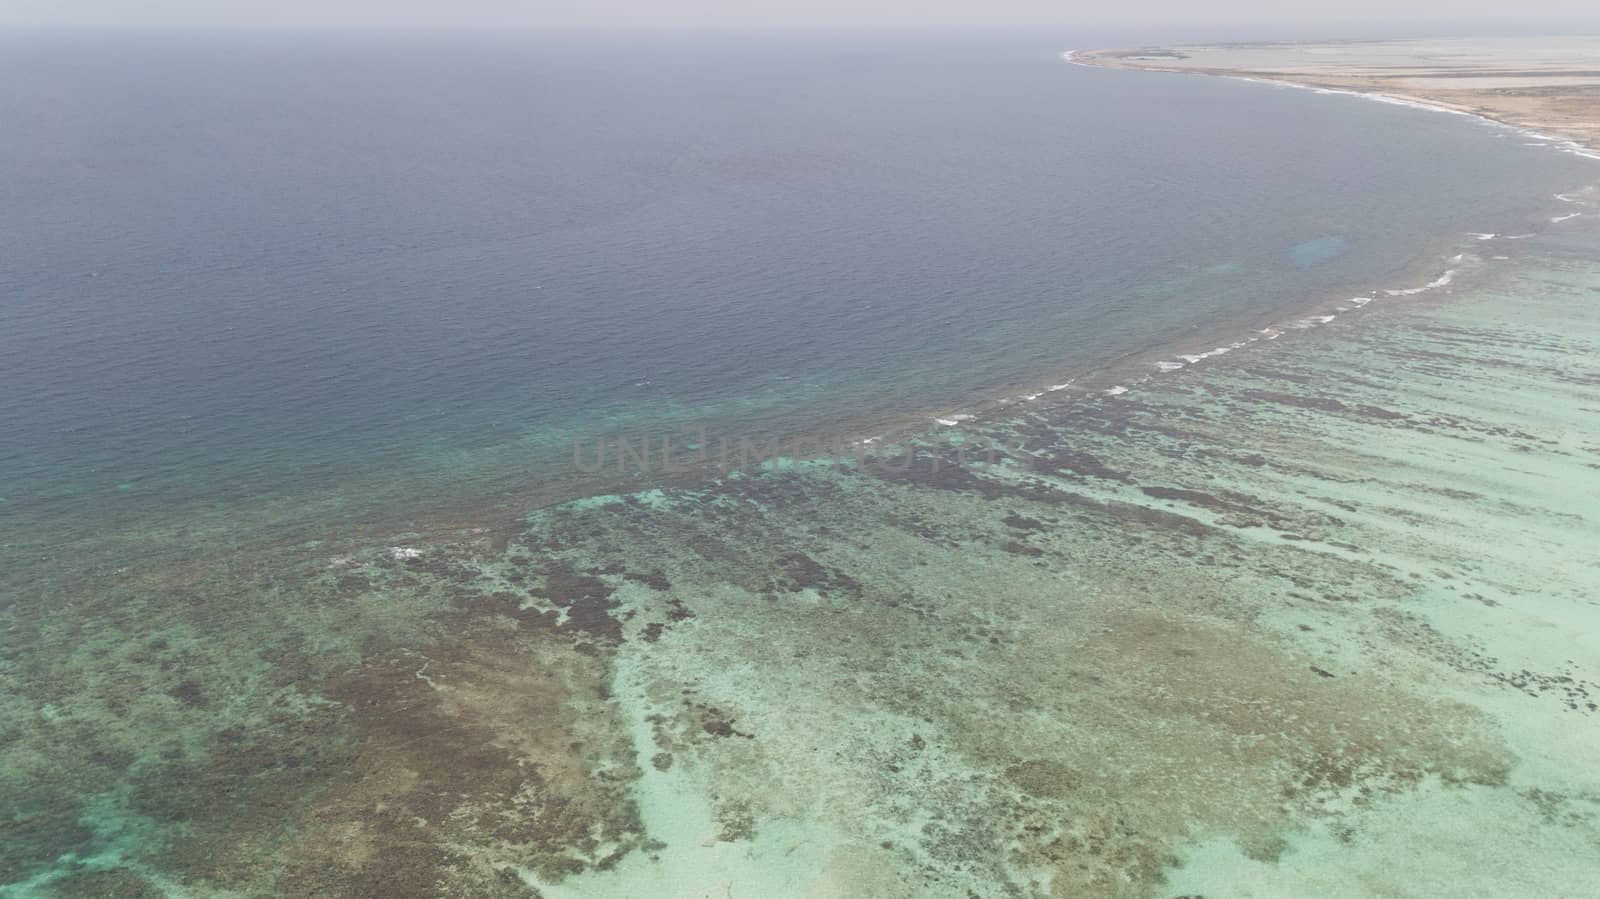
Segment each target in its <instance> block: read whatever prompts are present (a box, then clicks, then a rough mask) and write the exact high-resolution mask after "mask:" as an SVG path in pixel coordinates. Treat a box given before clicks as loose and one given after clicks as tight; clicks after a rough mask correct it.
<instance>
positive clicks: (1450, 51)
mask: <svg viewBox="0 0 1600 899" xmlns="http://www.w3.org/2000/svg"><path fill="white" fill-rule="evenodd" d="M1068 58H1069V59H1070V60H1071V61H1072V62H1076V63H1080V64H1083V65H1094V66H1101V67H1105V68H1117V69H1145V70H1150V71H1160V72H1190V73H1198V74H1206V75H1224V76H1232V77H1241V78H1252V79H1258V80H1262V81H1275V82H1281V83H1287V84H1295V85H1300V86H1303V87H1314V88H1324V89H1329V90H1340V91H1354V92H1358V93H1364V94H1375V95H1379V96H1382V97H1387V98H1391V99H1394V100H1399V101H1403V102H1410V103H1417V104H1423V105H1428V106H1435V107H1441V108H1445V109H1450V110H1454V111H1457V112H1466V113H1471V114H1473V115H1479V116H1482V117H1484V118H1487V119H1492V120H1494V121H1497V122H1502V123H1504V124H1507V125H1513V126H1515V127H1518V128H1523V129H1527V130H1531V131H1536V132H1539V133H1541V134H1544V135H1548V136H1550V137H1556V138H1560V139H1562V140H1566V141H1570V142H1571V144H1572V149H1573V150H1575V151H1579V152H1583V153H1584V154H1585V155H1591V154H1592V155H1594V156H1595V157H1596V158H1600V36H1584V37H1549V38H1532V37H1517V38H1470V39H1453V38H1452V39H1444V38H1440V39H1426V40H1393V41H1336V42H1329V43H1236V44H1204V45H1193V46H1172V47H1138V48H1119V49H1104V50H1081V51H1076V52H1073V53H1070V54H1068Z"/></svg>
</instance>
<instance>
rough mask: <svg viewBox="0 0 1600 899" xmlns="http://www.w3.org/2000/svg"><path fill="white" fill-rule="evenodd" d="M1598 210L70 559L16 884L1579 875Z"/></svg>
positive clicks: (548, 892)
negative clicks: (632, 486)
mask: <svg viewBox="0 0 1600 899" xmlns="http://www.w3.org/2000/svg"><path fill="white" fill-rule="evenodd" d="M1565 228H1566V229H1567V230H1564V231H1562V233H1561V234H1555V235H1547V236H1546V237H1545V238H1541V239H1540V240H1537V241H1526V242H1517V243H1516V244H1515V246H1518V247H1520V248H1521V249H1519V250H1518V253H1519V254H1520V255H1519V256H1518V258H1516V259H1515V260H1510V261H1507V262H1504V263H1501V264H1485V265H1482V266H1480V267H1478V268H1477V269H1475V270H1474V271H1473V272H1472V273H1471V276H1470V278H1469V279H1467V281H1468V283H1463V282H1462V281H1458V282H1456V283H1454V284H1445V285H1439V286H1438V287H1436V288H1435V289H1433V290H1429V291H1425V292H1407V291H1401V290H1397V291H1394V292H1393V293H1389V294H1382V295H1380V296H1379V297H1378V298H1377V299H1375V300H1371V301H1370V302H1362V303H1358V302H1356V301H1351V302H1349V303H1346V304H1342V305H1340V306H1339V307H1338V308H1336V309H1333V310H1331V311H1330V315H1331V316H1332V317H1331V318H1330V317H1329V316H1316V317H1314V318H1306V319H1302V320H1298V321H1295V322H1290V323H1287V324H1286V325H1285V326H1284V327H1282V328H1277V329H1270V330H1264V331H1263V332H1261V333H1259V334H1258V335H1256V336H1257V337H1258V338H1259V339H1255V340H1253V341H1251V342H1250V343H1249V344H1248V345H1246V346H1243V347H1241V348H1239V349H1237V350H1235V351H1233V352H1229V353H1227V354H1219V355H1211V354H1209V353H1201V352H1188V353H1180V354H1178V355H1175V356H1174V357H1173V358H1174V359H1179V358H1181V359H1182V360H1183V363H1182V364H1181V365H1180V364H1179V363H1178V362H1172V363H1169V364H1167V365H1154V364H1149V363H1146V362H1140V363H1139V365H1138V371H1137V372H1133V371H1122V372H1118V373H1117V378H1118V380H1117V382H1116V383H1111V382H1110V381H1104V382H1103V383H1102V382H1101V381H1094V380H1092V379H1091V380H1086V381H1084V382H1082V383H1079V384H1075V385H1073V386H1071V387H1070V388H1067V389H1063V390H1059V391H1055V392H1050V393H1046V394H1043V395H1041V396H1039V397H1037V398H1036V399H1034V400H1032V401H1028V402H1020V403H1015V404H1011V405H1008V406H1003V407H999V408H995V409H991V410H989V411H987V412H984V413H981V414H978V415H976V416H975V417H972V418H966V417H964V418H963V420H961V421H960V422H959V424H957V425H956V426H955V427H941V428H937V429H935V430H933V431H930V432H928V433H926V434H923V435H921V436H920V437H918V438H916V439H914V440H910V441H908V442H906V443H905V447H908V448H907V449H896V448H889V447H886V448H884V449H882V450H880V451H879V456H880V458H877V459H875V460H868V463H869V464H860V463H856V464H851V465H846V466H842V467H839V466H835V465H833V464H831V463H829V462H827V461H811V462H804V461H801V462H796V461H793V460H790V461H789V462H787V463H780V464H774V465H769V466H768V467H767V468H765V469H763V470H760V471H750V472H744V473H738V474H731V475H727V476H725V477H719V478H713V479H709V480H706V481H703V482H695V483H685V484H679V485H676V486H666V487H655V488H650V489H642V490H638V491H634V492H629V493H618V494H612V495H605V496H596V497H591V498H588V499H583V500H578V501H573V502H567V503H562V504H559V505H555V506H551V507H548V508H544V509H540V510H538V511H535V512H533V513H532V514H530V515H528V516H527V517H526V518H525V519H523V520H521V521H520V522H518V523H516V524H515V525H514V526H511V527H504V528H487V529H485V528H483V527H469V526H464V525H451V526H443V525H441V526H439V527H436V528H434V529H433V530H430V531H427V532H422V531H418V530H415V529H412V528H410V527H409V526H408V527H407V529H406V530H403V531H402V530H400V529H396V530H394V531H393V532H390V533H367V534H364V535H362V536H360V537H351V538H350V539H348V540H346V541H344V542H336V541H323V542H312V543H296V544H293V545H285V546H265V547H261V546H256V547H232V548H231V549H228V550H226V551H224V550H223V549H222V548H221V546H220V545H218V546H208V545H206V544H205V543H203V542H202V541H203V540H204V539H205V536H204V535H196V536H195V538H194V541H195V543H194V545H195V546H196V550H195V553H194V555H193V557H191V558H188V559H185V560H176V561H175V560H170V559H163V560H161V562H160V564H156V565H148V566H134V567H131V568H128V569H124V570H116V571H92V572H77V573H76V574H75V576H74V577H73V578H72V579H70V581H68V582H66V583H70V584H72V585H76V586H71V587H69V586H66V585H64V584H57V585H49V586H45V585H42V586H40V587H39V588H38V590H37V591H36V592H35V593H33V594H31V595H28V596H26V597H24V598H23V599H21V600H19V601H17V602H14V603H12V604H10V605H8V606H7V607H5V608H4V610H3V611H0V631H3V632H4V633H5V634H6V641H5V644H4V654H3V656H0V666H3V673H4V676H5V678H6V683H7V684H8V685H9V688H8V689H7V690H6V692H5V693H4V694H3V695H0V828H3V837H4V839H3V843H0V845H3V847H4V848H3V851H0V883H7V884H10V886H8V887H6V888H5V890H6V894H7V895H18V896H32V895H42V896H63V897H74V896H77V897H82V896H158V895H172V896H197V897H198V896H260V895H291V896H384V897H405V896H419V897H420V896H461V897H467V896H471V897H484V896H508V897H509V896H547V897H565V896H596V897H599V896H624V895H629V896H633V895H637V896H645V895H648V896H684V897H687V896H705V895H719V896H720V895H727V896H751V897H757V896H777V895H784V896H799V895H810V896H867V895H871V896H906V897H910V896H952V897H962V896H973V895H976V896H985V897H988V896H1060V897H1066V896H1086V895H1094V896H1140V897H1143V896H1179V895H1229V896H1245V895H1260V896H1286V895H1306V896H1309V895H1461V896H1470V895H1482V896H1505V895H1571V894H1574V893H1575V892H1578V891H1580V890H1581V889H1582V888H1584V887H1586V886H1587V885H1592V884H1593V883H1596V882H1600V558H1597V557H1596V555H1595V553H1594V547H1595V546H1597V545H1600V314H1597V313H1596V310H1597V304H1600V264H1596V263H1595V262H1593V261H1592V260H1593V259H1594V258H1595V256H1594V244H1595V242H1596V240H1595V235H1594V234H1593V233H1592V231H1591V230H1590V229H1589V228H1588V227H1587V225H1585V224H1584V223H1583V222H1582V221H1578V222H1575V223H1572V224H1571V225H1567V226H1565ZM1505 246H1507V247H1508V248H1509V247H1510V246H1513V244H1505ZM1508 252H1509V251H1508ZM1201 349H1203V348H1201ZM1130 375H1136V376H1137V377H1136V378H1134V377H1130ZM1108 377H1109V376H1108Z"/></svg>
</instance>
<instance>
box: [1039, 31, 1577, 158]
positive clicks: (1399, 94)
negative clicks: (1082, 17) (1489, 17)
mask: <svg viewBox="0 0 1600 899" xmlns="http://www.w3.org/2000/svg"><path fill="white" fill-rule="evenodd" d="M1349 43H1352V44H1369V45H1376V44H1386V43H1390V44H1395V45H1403V44H1406V43H1408V42H1405V41H1394V42H1384V41H1367V42H1349ZM1325 46H1328V44H1327V43H1325V42H1318V41H1305V42H1301V41H1291V42H1286V43H1245V44H1228V45H1215V44H1192V45H1190V44H1179V45H1171V46H1159V47H1143V48H1129V47H1107V48H1090V49H1076V50H1068V51H1065V52H1064V53H1062V59H1063V60H1065V61H1066V62H1068V63H1070V64H1072V65H1081V66H1087V67H1091V68H1103V69H1121V70H1128V71H1146V72H1168V73H1172V74H1180V75H1210V76H1213V77H1220V78H1235V79H1239V80H1243V81H1253V82H1259V83H1263V84H1271V85H1277V86H1284V87H1293V88H1299V89H1303V90H1314V91H1321V92H1326V93H1332V94H1348V95H1352V96H1359V97H1364V98H1366V99H1370V100H1374V101H1377V102H1384V103H1392V104H1395V105H1401V106H1410V107H1413V108H1417V109H1426V110H1431V111H1434V112H1445V113H1450V114H1453V115H1465V116H1471V117H1473V118H1476V119H1479V120H1481V121H1484V122H1488V123H1491V124H1494V125H1498V126H1502V127H1506V128H1511V129H1513V130H1515V131H1517V132H1519V133H1521V134H1523V135H1525V136H1528V137H1531V138H1534V139H1537V140H1541V141H1548V142H1552V143H1554V144H1556V147H1555V148H1556V149H1558V150H1560V151H1562V152H1568V153H1573V154H1575V155H1579V156H1584V157H1586V158H1589V159H1595V160H1600V136H1597V135H1596V134H1593V133H1585V132H1586V131H1592V130H1594V129H1595V128H1597V127H1600V125H1597V124H1596V123H1595V122H1593V121H1586V122H1581V123H1572V122H1568V123H1562V122H1555V123H1552V122H1546V121H1536V120H1530V119H1529V118H1528V117H1526V114H1524V113H1519V112H1515V111H1513V110H1511V109H1509V108H1500V107H1499V106H1497V105H1493V104H1486V103H1483V102H1477V103H1474V102H1464V101H1463V99H1462V98H1460V97H1458V96H1456V95H1455V94H1454V93H1452V92H1449V91H1444V90H1440V91H1434V92H1426V91H1416V90H1415V89H1414V88H1412V89H1407V90H1400V89H1396V87H1395V86H1394V82H1399V81H1402V80H1403V79H1402V78H1401V77H1399V76H1378V75H1371V74H1367V73H1365V72H1362V71H1360V70H1352V71H1350V72H1348V73H1341V72H1339V70H1338V69H1336V68H1333V67H1332V66H1329V67H1328V68H1327V69H1326V70H1325V71H1320V72H1317V71H1307V72H1292V71H1290V72H1285V71H1281V70H1274V68H1272V67H1255V66H1245V65H1231V66H1230V65H1200V64H1195V65H1187V64H1179V60H1186V59H1191V58H1194V57H1192V56H1191V55H1189V54H1190V53H1195V54H1197V55H1198V53H1199V52H1201V51H1212V50H1214V49H1217V48H1224V47H1225V48H1227V49H1229V50H1237V51H1240V56H1241V58H1243V57H1244V56H1245V55H1246V54H1247V53H1248V52H1249V51H1250V50H1251V49H1255V50H1259V51H1261V52H1263V53H1265V52H1266V51H1269V50H1271V51H1277V50H1281V49H1283V48H1290V49H1302V50H1306V51H1310V50H1313V49H1317V48H1321V47H1325ZM1186 51H1189V52H1186ZM1268 61H1271V62H1276V59H1271V60H1268ZM1486 71H1487V70H1486ZM1520 74H1523V73H1519V75H1520ZM1457 77H1462V78H1470V77H1473V76H1471V75H1468V74H1465V72H1464V73H1463V74H1461V75H1459V76H1457ZM1562 77H1564V76H1563V74H1562V73H1561V72H1560V71H1559V70H1552V71H1551V72H1550V74H1549V78H1550V79H1552V80H1554V79H1559V78H1562ZM1456 93H1459V91H1458V92H1456ZM1483 93H1484V94H1486V95H1488V96H1494V94H1493V93H1492V92H1488V91H1484V92H1483ZM1575 93H1576V92H1575ZM1441 94H1443V95H1444V96H1441ZM1502 105H1503V104H1502ZM1574 125H1577V126H1578V127H1576V128H1575V127H1574ZM1584 126H1587V128H1585V127H1584Z"/></svg>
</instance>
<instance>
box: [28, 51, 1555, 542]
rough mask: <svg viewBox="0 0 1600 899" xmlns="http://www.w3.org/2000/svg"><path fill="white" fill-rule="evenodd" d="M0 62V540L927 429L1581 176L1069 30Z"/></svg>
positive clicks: (1420, 118) (1415, 116) (1413, 116)
mask: <svg viewBox="0 0 1600 899" xmlns="http://www.w3.org/2000/svg"><path fill="white" fill-rule="evenodd" d="M0 41H3V52H0V85H3V87H0V122H4V123H6V124H5V137H4V138H3V139H0V497H4V502H3V504H0V510H4V511H5V512H7V513H9V514H8V515H7V517H8V518H10V520H11V522H12V524H18V523H23V525H25V526H19V527H16V528H12V529H10V530H9V531H7V530H5V529H0V543H4V542H7V541H10V542H19V541H26V540H28V539H30V538H29V537H28V536H26V535H23V534H22V533H21V532H24V531H26V533H27V534H33V535H38V534H41V533H45V532H46V531H47V530H48V529H46V528H43V524H44V523H47V522H48V523H49V524H50V525H51V526H52V527H54V526H59V527H60V528H62V529H64V530H65V531H82V530H85V529H91V530H92V529H93V528H94V527H111V526H126V525H140V524H142V523H146V522H149V521H154V520H157V519H160V518H161V517H162V516H164V515H171V514H176V513H177V511H178V510H182V509H184V508H187V507H189V506H191V505H194V504H215V503H218V502H223V503H250V502H254V501H257V500H261V499H263V498H270V497H274V496H283V495H292V494H295V493H297V492H303V491H309V492H312V493H314V492H315V491H318V490H323V489H327V488H332V487H337V486H340V485H346V486H348V485H350V484H361V483H368V482H379V481H381V482H383V483H386V484H389V485H391V486H392V487H393V488H394V490H395V491H396V495H401V494H404V493H405V492H406V491H407V490H408V489H411V488H410V487H409V486H408V484H411V483H413V482H414V483H415V484H417V485H421V484H422V483H424V482H426V483H427V484H428V485H430V490H432V491H433V492H434V493H439V492H449V491H450V490H460V491H467V492H470V491H471V490H480V489H481V490H491V489H493V490H499V489H506V488H508V487H513V486H518V485H522V484H525V483H527V482H531V481H537V480H539V479H540V478H544V477H549V476H551V474H552V472H555V471H557V470H558V469H560V468H561V466H562V465H563V464H565V462H566V460H567V459H568V458H569V457H570V447H571V441H572V440H574V439H577V438H588V437H593V436H596V435H600V434H610V433H615V432H616V431H618V430H619V429H632V430H645V429H655V430H665V429H670V428H674V427H677V426H680V425H684V424H690V423H701V424H711V425H714V426H716V427H718V428H721V429H722V430H724V431H730V432H738V433H760V432H765V431H772V430H784V429H793V428H809V429H819V428H821V429H825V428H828V427H830V426H833V425H836V424H838V423H840V422H845V421H848V422H851V423H859V422H863V421H870V420H872V419H873V418H875V417H887V416H891V415H893V414H895V413H897V412H901V411H904V410H920V409H936V408H948V407H950V406H953V405H959V403H960V402H961V401H962V400H963V399H966V398H970V397H973V396H977V395H981V394H984V393H985V392H988V391H992V390H995V389H999V388H1001V387H1004V386H1007V385H1012V384H1021V383H1029V382H1037V381H1038V380H1039V379H1043V378H1048V377H1049V376H1050V375H1051V374H1052V373H1070V372H1073V371H1079V370H1083V369H1087V368H1092V367H1094V366H1097V365H1103V364H1105V363H1107V362H1109V361H1111V360H1113V359H1115V358H1117V357H1118V356H1121V355H1123V354H1125V353H1128V352H1132V351H1136V350H1139V349H1143V348H1148V347H1150V346H1152V345H1155V344H1159V343H1162V342H1165V341H1168V340H1171V339H1173V338H1175V337H1178V336H1180V335H1182V334H1184V333H1187V332H1189V331H1192V330H1194V329H1197V328H1205V327H1208V326H1211V325H1213V324H1214V323H1216V322H1218V321H1222V320H1232V319H1245V318H1249V317H1252V316H1261V315H1268V314H1271V313H1273V312H1274V311H1275V310H1285V309H1290V308H1293V307H1294V306H1296V305H1297V304H1304V303H1306V302H1308V301H1309V300H1312V299H1316V298H1319V297H1323V296H1326V295H1327V294H1328V293H1329V292H1330V291H1334V290H1338V289H1342V288H1344V287H1346V286H1353V285H1366V284H1368V283H1369V282H1372V281H1374V280H1375V279H1381V278H1384V277H1386V276H1391V275H1393V274H1395V273H1397V272H1399V271H1400V270H1402V269H1405V268H1406V267H1408V266H1414V265H1416V264H1417V263H1418V262H1419V260H1420V259H1421V258H1422V257H1423V256H1424V254H1426V253H1430V252H1437V245H1436V242H1435V239H1436V238H1438V237H1439V235H1443V234H1453V233H1458V232H1461V231H1465V230H1477V231H1502V232H1503V231H1507V230H1515V229H1516V228H1518V227H1519V226H1522V225H1525V224H1526V223H1528V222H1529V221H1533V220H1535V219H1536V218H1537V216H1536V214H1535V211H1534V210H1535V207H1536V206H1538V205H1539V204H1541V203H1542V202H1543V201H1544V200H1545V199H1547V198H1548V196H1549V194H1550V193H1552V192H1554V191H1556V190H1561V189H1566V188H1570V187H1572V186H1574V185H1576V184H1580V183H1583V182H1584V181H1585V180H1586V179H1585V178H1584V176H1583V171H1582V163H1581V161H1579V160H1575V159H1570V158H1567V157H1563V156H1560V155H1558V154H1555V153H1552V152H1549V151H1547V150H1540V149H1535V148H1530V147H1525V146H1522V144H1521V142H1520V141H1517V140H1514V139H1505V137H1504V136H1503V134H1504V133H1503V132H1499V131H1496V130H1494V129H1491V128H1487V127H1484V126H1481V125H1477V124H1474V123H1472V122H1470V121H1466V120H1463V119H1460V118H1457V117H1451V116H1444V115H1430V114H1426V113H1421V112H1418V111H1415V110H1407V109H1399V108H1393V107H1388V106H1384V105H1381V104H1375V103H1369V102H1365V101H1361V100H1358V99H1351V98H1332V97H1324V96H1317V95H1314V94H1311V93H1309V92H1302V91H1292V90H1282V89H1273V88H1268V87H1263V86H1259V85H1251V84H1245V83H1239V82H1232V81H1225V80H1220V79H1206V78H1197V77H1179V76H1165V75H1155V74H1142V73H1126V72H1111V71H1101V70H1092V69H1086V68H1081V67H1074V66H1069V65H1065V64H1064V63H1062V61H1061V60H1060V58H1059V53H1060V51H1062V50H1063V49H1066V48H1068V47H1072V46H1083V45H1094V44H1096V43H1101V41H1097V40H1095V38H1094V36H1092V35H1073V34H1071V33H1064V32H1062V33H1049V32H1035V33H1030V34H1008V35H994V34H989V35H984V36H981V37H966V38H962V37H956V36H952V35H938V34H927V35H921V36H908V37H898V38H897V37H890V36H884V35H876V36H838V35H833V36H828V35H806V36H791V37H778V36H767V37H751V36H738V37H735V36H725V37H715V38H713V37H674V38H662V37H654V38H645V37H638V36H634V37H600V36H590V37H582V38H576V37H571V36H568V37H555V36H543V37H540V36H528V35H517V36H500V37H489V36H466V35H455V36H421V35H416V36H401V35H384V36H377V35H373V36H359V35H342V36H335V35H294V34H278V35H272V36H253V37H252V36H243V35H232V36H228V35H204V34H184V35H178V34H173V35H160V34H145V35H115V34H100V35H84V34H79V35H71V34H65V33H62V34H55V35H26V36H21V35H10V36H6V37H4V38H3V39H0ZM416 492H418V493H419V495H420V493H421V490H420V487H418V488H417V491H416Z"/></svg>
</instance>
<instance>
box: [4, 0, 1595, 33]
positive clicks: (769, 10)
mask: <svg viewBox="0 0 1600 899" xmlns="http://www.w3.org/2000/svg"><path fill="white" fill-rule="evenodd" d="M1596 12H1597V9H1596V0H1519V2H1516V3H1508V2H1507V0H1213V2H1210V3H1204V2H1195V0H1116V2H1105V0H1099V2H1088V0H0V23H6V24H18V23H24V24H130V25H162V24H229V25H256V24H262V25H267V24H270V25H293V24H375V25H452V24H454V25H497V24H504V25H524V26H526V25H531V26H546V27H571V26H626V27H664V26H668V27H670V26H689V27H706V26H713V27H714V26H740V27H742V26H768V25H808V26H819V25H821V26H826V25H906V24H929V25H933V24H969V23H970V24H1010V23H1062V24H1075V23H1081V24H1137V25H1162V24H1172V25H1178V24H1206V23H1215V24H1227V23H1258V24H1267V25H1270V24H1275V23H1285V24H1293V23H1306V22H1377V21H1411V22H1414V21H1424V20H1448V19H1453V18H1459V17H1463V16H1467V17H1495V18H1510V17H1515V18H1517V19H1522V20H1526V19H1531V18H1541V17H1560V16H1573V17H1575V16H1594V15H1596Z"/></svg>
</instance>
